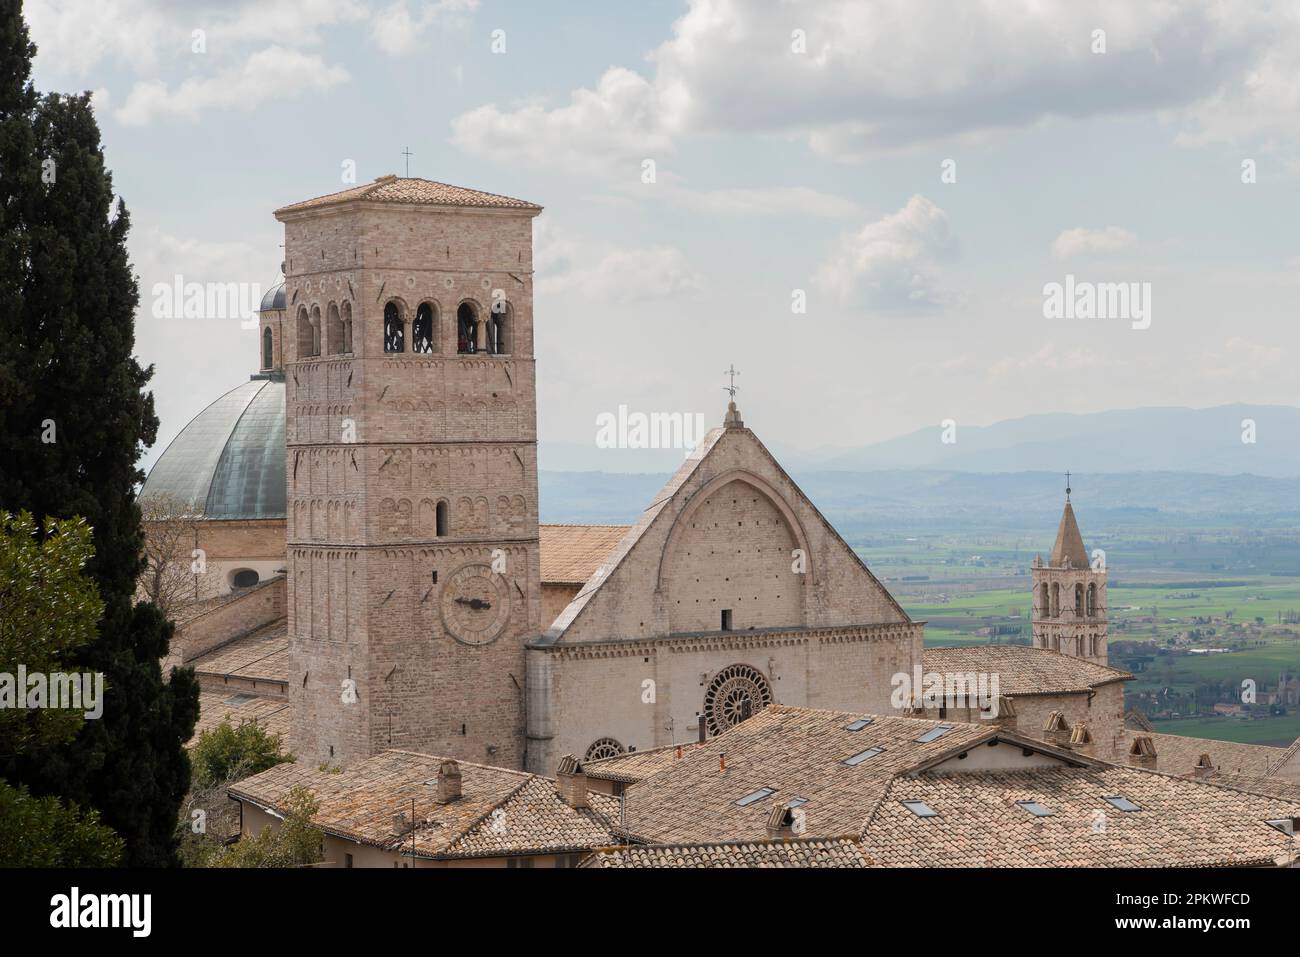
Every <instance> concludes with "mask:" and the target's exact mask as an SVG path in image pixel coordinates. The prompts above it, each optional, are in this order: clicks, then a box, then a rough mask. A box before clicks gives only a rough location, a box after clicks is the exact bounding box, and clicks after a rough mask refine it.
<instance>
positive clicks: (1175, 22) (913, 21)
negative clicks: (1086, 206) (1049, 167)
mask: <svg viewBox="0 0 1300 957" xmlns="http://www.w3.org/2000/svg"><path fill="white" fill-rule="evenodd" d="M1279 19H1280V20H1281V21H1282V24H1284V25H1285V26H1283V27H1282V28H1281V29H1279V26H1280V25H1279V23H1278V22H1277V21H1278V20H1279ZM1296 20H1297V15H1296V14H1294V13H1287V14H1285V15H1282V16H1280V17H1278V16H1275V14H1274V12H1273V11H1272V10H1270V9H1269V8H1268V7H1267V6H1266V5H1262V6H1261V7H1259V8H1254V7H1251V8H1228V7H1226V6H1225V5H1223V4H1220V3H1218V2H1215V0H1165V2H1160V3H1151V4H1132V3H1129V2H1127V0H1101V2H1099V3H1094V4H1080V3H1078V2H1076V0H1006V2H1002V3H997V4H994V3H965V4H953V3H950V2H947V0H865V2H864V0H826V2H822V3H818V4H815V5H812V4H810V5H803V4H789V3H781V4H756V3H748V2H743V0H691V2H690V6H689V9H688V10H687V12H686V13H685V14H684V15H683V16H682V17H680V18H679V19H678V20H677V21H676V22H675V23H674V24H673V36H672V38H671V39H669V40H668V41H666V42H665V43H663V44H662V45H660V46H659V47H658V48H657V49H656V50H654V51H653V52H652V53H651V54H650V56H649V59H650V61H651V63H652V65H653V71H654V72H653V75H652V76H649V77H647V76H642V75H641V74H639V73H635V72H633V71H631V70H627V69H624V68H621V67H612V68H610V69H609V70H607V71H606V72H605V74H604V75H603V76H602V77H601V78H600V80H599V81H598V82H597V84H596V85H595V87H594V88H582V89H579V90H576V91H574V92H573V93H572V94H571V96H570V98H569V102H568V103H567V104H566V105H562V106H556V107H549V106H546V105H543V104H539V103H526V104H521V105H518V106H514V107H507V108H501V107H498V106H496V105H495V104H493V105H489V106H485V107H481V108H479V109H478V110H474V111H472V112H470V113H467V114H464V115H463V116H461V117H460V118H458V119H457V121H456V122H455V124H454V129H455V133H456V141H457V142H458V143H459V145H461V146H462V147H463V148H465V149H467V150H470V151H471V152H475V153H478V154H480V155H486V154H488V153H490V152H495V151H497V150H498V149H504V150H509V151H514V152H517V153H519V154H520V155H519V158H520V160H521V161H527V162H529V163H536V162H547V161H550V162H555V163H562V164H564V165H568V166H577V167H578V168H580V169H583V170H586V169H590V168H592V167H593V166H596V165H599V163H600V162H601V161H605V162H607V163H608V162H626V161H627V160H628V159H629V158H630V157H635V156H643V155H653V154H654V153H655V152H656V151H663V150H666V149H668V148H669V147H670V146H671V145H672V143H673V141H674V140H675V139H676V138H677V137H678V136H680V135H681V134H689V133H694V132H701V131H708V132H719V131H722V132H726V131H733V132H753V133H768V134H780V135H784V136H795V137H800V138H803V139H804V140H806V142H807V143H808V144H809V146H810V148H812V149H813V150H814V151H815V152H817V153H819V154H821V155H824V156H828V157H831V158H835V159H847V160H855V159H860V158H862V157H863V156H866V155H869V154H871V153H873V152H879V151H882V150H890V149H899V148H910V147H915V146H917V145H920V144H926V143H931V142H935V141H939V140H950V139H969V138H980V137H982V136H984V135H986V134H987V133H988V132H989V131H992V130H997V129H1002V128H1016V127H1026V126H1030V125H1033V124H1035V123H1038V122H1040V121H1043V120H1045V119H1047V118H1050V117H1053V116H1068V117H1089V116H1096V115H1115V114H1134V113H1166V114H1172V115H1173V116H1174V117H1175V119H1176V121H1178V122H1186V123H1189V124H1190V125H1191V126H1192V127H1194V132H1192V133H1191V134H1189V135H1193V136H1197V137H1201V138H1206V137H1211V136H1216V135H1227V134H1228V133H1229V132H1231V129H1230V127H1231V126H1232V124H1233V123H1234V122H1235V123H1236V124H1237V125H1238V126H1241V127H1244V128H1245V129H1249V130H1258V129H1259V128H1261V127H1267V126H1268V125H1270V124H1274V125H1278V120H1279V117H1278V116H1277V114H1276V113H1275V112H1274V111H1275V110H1276V109H1277V108H1278V107H1279V106H1285V107H1286V108H1287V109H1288V110H1294V108H1295V106H1296V104H1297V102H1300V80H1297V79H1296V77H1297V76H1300V69H1297V67H1300V43H1297V42H1292V41H1293V39H1294V37H1295V36H1296V35H1297V34H1298V33H1300V30H1297V29H1295V28H1293V26H1292V23H1293V21H1296ZM1098 27H1104V28H1105V29H1106V30H1107V50H1106V52H1105V53H1104V54H1096V53H1093V52H1092V49H1091V44H1092V32H1093V30H1094V29H1097V28H1098ZM796 29H798V30H802V31H804V34H805V36H806V42H807V51H806V52H805V53H796V52H793V51H792V48H791V47H792V41H791V34H792V31H794V30H796ZM1243 106H1244V107H1247V109H1246V110H1245V111H1244V112H1243V111H1242V107H1243ZM1288 115H1289V116H1292V117H1294V115H1295V114H1294V113H1290V114H1288Z"/></svg>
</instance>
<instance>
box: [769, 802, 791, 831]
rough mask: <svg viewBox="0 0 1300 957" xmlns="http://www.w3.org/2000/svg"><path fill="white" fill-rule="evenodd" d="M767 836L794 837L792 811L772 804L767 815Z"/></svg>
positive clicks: (781, 805) (780, 805) (782, 805)
mask: <svg viewBox="0 0 1300 957" xmlns="http://www.w3.org/2000/svg"><path fill="white" fill-rule="evenodd" d="M767 836H768V837H771V838H777V837H794V811H793V810H792V809H791V808H788V807H786V806H785V805H784V804H773V805H772V810H771V812H770V813H769V814H768V815H767Z"/></svg>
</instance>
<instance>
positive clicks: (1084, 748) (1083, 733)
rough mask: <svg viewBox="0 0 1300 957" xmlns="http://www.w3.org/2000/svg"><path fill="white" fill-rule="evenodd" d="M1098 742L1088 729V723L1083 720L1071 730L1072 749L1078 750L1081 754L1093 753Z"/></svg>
mask: <svg viewBox="0 0 1300 957" xmlns="http://www.w3.org/2000/svg"><path fill="white" fill-rule="evenodd" d="M1095 744H1096V742H1094V741H1093V739H1092V732H1091V731H1089V730H1088V725H1087V724H1086V723H1084V722H1082V721H1080V722H1079V723H1078V724H1076V725H1075V726H1074V730H1073V731H1071V732H1070V750H1071V751H1078V752H1079V753H1080V754H1092V753H1093V751H1094V750H1096V748H1095Z"/></svg>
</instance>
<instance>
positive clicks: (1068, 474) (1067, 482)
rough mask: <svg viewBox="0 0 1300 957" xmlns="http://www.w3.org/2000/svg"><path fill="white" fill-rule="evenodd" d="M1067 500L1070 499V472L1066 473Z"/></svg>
mask: <svg viewBox="0 0 1300 957" xmlns="http://www.w3.org/2000/svg"><path fill="white" fill-rule="evenodd" d="M1065 500H1066V501H1067V502H1068V501H1069V500H1070V473H1069V472H1066V473H1065Z"/></svg>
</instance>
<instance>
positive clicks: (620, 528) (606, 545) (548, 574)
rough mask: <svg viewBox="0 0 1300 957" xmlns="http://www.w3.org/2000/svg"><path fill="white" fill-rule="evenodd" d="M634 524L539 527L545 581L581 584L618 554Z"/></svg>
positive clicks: (544, 582) (543, 580)
mask: <svg viewBox="0 0 1300 957" xmlns="http://www.w3.org/2000/svg"><path fill="white" fill-rule="evenodd" d="M629 528H631V526H630V525H539V526H537V529H538V532H539V533H540V536H541V549H540V550H541V561H542V582H543V584H546V583H556V584H566V585H581V584H584V583H585V582H586V581H587V579H589V578H591V576H592V575H594V574H595V573H596V569H598V568H599V567H600V566H601V564H602V563H603V562H604V561H605V559H606V558H608V557H609V555H610V553H611V552H613V551H614V549H615V547H616V546H617V545H618V543H619V542H620V541H622V539H623V536H624V535H626V534H627V530H628V529H629Z"/></svg>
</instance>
